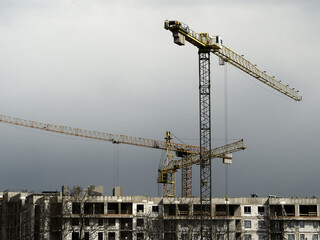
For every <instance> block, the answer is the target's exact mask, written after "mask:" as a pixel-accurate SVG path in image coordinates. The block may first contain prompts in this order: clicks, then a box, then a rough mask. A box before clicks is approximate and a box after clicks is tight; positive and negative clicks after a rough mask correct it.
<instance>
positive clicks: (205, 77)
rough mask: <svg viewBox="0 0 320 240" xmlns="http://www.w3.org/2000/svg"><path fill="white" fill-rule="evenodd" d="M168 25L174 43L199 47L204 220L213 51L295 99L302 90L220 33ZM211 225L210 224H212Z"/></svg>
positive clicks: (204, 233) (205, 232)
mask: <svg viewBox="0 0 320 240" xmlns="http://www.w3.org/2000/svg"><path fill="white" fill-rule="evenodd" d="M164 28H165V29H166V30H170V31H171V32H172V35H173V39H174V43H176V44H177V45H180V46H183V45H185V41H188V42H189V43H191V44H192V45H194V46H195V47H197V48H198V56H199V102H200V103H199V106H200V108H199V115H200V149H201V152H200V203H201V217H202V218H201V219H205V218H207V217H205V216H211V205H212V204H211V196H212V180H211V155H210V152H211V99H210V91H211V90H210V89H211V86H210V84H211V81H210V53H213V54H215V55H217V56H218V57H219V58H220V59H221V60H222V61H223V62H228V63H230V64H232V65H233V66H235V67H237V68H239V69H240V70H242V71H244V72H245V73H247V74H249V75H251V76H252V77H254V78H256V79H257V80H259V81H261V82H263V83H264V84H266V85H268V86H270V87H272V88H274V89H275V90H277V91H278V92H280V93H282V94H284V95H286V96H288V97H290V98H292V99H294V100H295V101H300V100H302V97H301V96H299V94H298V91H296V90H294V88H290V87H289V86H288V85H285V84H283V83H281V81H279V80H276V79H275V78H274V77H271V76H269V75H268V74H266V73H265V72H264V71H261V70H260V69H258V68H257V67H256V66H255V65H254V64H252V63H251V62H249V61H248V60H247V59H245V58H244V57H243V56H241V55H239V54H237V53H235V52H234V51H232V50H230V49H229V48H227V47H226V46H224V45H223V42H222V38H221V37H220V36H210V35H209V34H208V33H197V32H196V31H194V30H192V29H191V28H190V27H189V26H188V25H187V24H185V23H182V22H179V21H177V20H172V21H169V20H166V21H165V22H164ZM203 224H204V222H203V221H201V239H209V238H211V227H207V228H206V227H205V226H204V225H203ZM209 225H210V224H209Z"/></svg>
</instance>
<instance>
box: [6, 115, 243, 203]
mask: <svg viewBox="0 0 320 240" xmlns="http://www.w3.org/2000/svg"><path fill="white" fill-rule="evenodd" d="M0 122H2V123H6V124H11V125H17V126H22V127H27V128H35V129H39V130H42V131H49V132H55V133H60V134H66V135H72V136H76V137H83V138H89V139H95V140H100V141H107V142H112V143H117V144H127V145H134V146H140V147H148V148H156V149H162V150H166V158H167V159H169V157H168V156H169V155H170V156H172V152H176V153H179V154H178V155H179V156H181V157H182V158H181V160H173V158H170V159H171V160H168V161H167V163H166V164H164V165H163V166H162V167H161V168H160V169H159V177H158V182H161V183H163V184H164V185H165V187H164V189H166V190H165V191H164V197H175V176H173V175H175V173H176V172H177V170H178V169H180V168H182V167H185V166H186V165H188V164H199V161H198V160H197V159H199V154H200V148H199V147H198V146H193V145H187V144H181V143H174V142H172V141H171V139H172V137H171V136H170V132H167V133H166V141H161V140H154V139H147V138H141V137H132V136H127V135H117V134H110V133H103V132H97V131H91V130H86V129H80V128H74V127H67V126H62V125H55V124H49V123H41V122H36V121H30V120H25V119H21V118H16V117H10V116H5V115H0ZM243 149H245V146H244V144H243V140H240V141H237V142H234V143H231V144H228V145H225V146H221V147H218V148H215V149H213V150H212V152H211V157H212V158H222V159H224V158H230V154H231V153H233V152H236V151H240V150H243ZM185 156H188V159H192V161H190V160H188V162H187V161H185V160H184V157H185ZM190 156H192V158H191V157H190ZM159 179H161V180H160V181H159Z"/></svg>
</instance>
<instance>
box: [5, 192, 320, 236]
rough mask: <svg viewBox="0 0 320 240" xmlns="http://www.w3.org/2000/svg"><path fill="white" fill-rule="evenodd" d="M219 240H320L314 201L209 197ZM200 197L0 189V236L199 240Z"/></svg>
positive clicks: (318, 202)
mask: <svg viewBox="0 0 320 240" xmlns="http://www.w3.org/2000/svg"><path fill="white" fill-rule="evenodd" d="M212 202H213V206H212V220H210V222H211V226H212V236H213V239H217V240H229V239H232V240H233V239H235V240H240V239H244V240H262V239H272V240H273V239H276V240H278V239H279V240H280V239H287V240H308V239H309V240H318V238H319V234H320V228H319V221H320V199H317V198H279V197H275V196H269V197H267V198H258V197H257V196H252V197H250V198H230V199H229V201H228V202H227V203H226V201H225V199H224V198H213V199H212ZM199 220H200V204H199V198H160V197H148V196H122V191H121V189H120V188H116V189H115V190H114V194H113V196H104V195H103V188H102V187H101V186H98V187H95V186H89V187H88V188H86V189H81V188H80V187H77V186H76V187H73V189H72V190H70V189H69V188H68V187H67V186H64V187H62V191H61V192H42V193H31V192H26V191H9V190H7V191H4V192H0V240H8V239H10V240H14V239H27V240H29V239H30V240H31V239H35V240H37V239H50V240H56V239H67V240H75V239H88V240H93V239H94V240H106V239H109V240H116V239H128V240H131V239H132V240H140V239H157V240H158V239H159V240H160V239H165V240H167V239H195V240H197V239H200V237H199V235H200V234H199V230H200V224H199V223H200V222H199Z"/></svg>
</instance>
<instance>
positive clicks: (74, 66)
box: [0, 0, 320, 197]
mask: <svg viewBox="0 0 320 240" xmlns="http://www.w3.org/2000/svg"><path fill="white" fill-rule="evenodd" d="M240 2H241V3H240ZM319 10H320V2H319V1H316V0H315V1H281V3H279V1H235V0H234V1H160V0H159V1H147V0H145V1H143V0H140V1H103V0H54V1H53V0H51V1H49V0H46V1H43V0H28V1H25V0H0V52H1V54H0V80H1V81H0V114H4V115H8V116H14V117H20V118H24V119H28V120H35V121H40V122H47V123H54V124H60V125H67V126H72V127H78V128H84V129H89V130H97V131H102V132H107V133H115V134H126V135H130V136H138V137H147V138H152V139H163V138H164V136H165V132H166V131H167V130H170V131H171V132H172V133H173V134H174V135H175V136H177V137H178V138H180V139H181V140H183V141H184V142H185V143H188V144H195V145H198V144H199V122H198V119H199V117H198V54H197V49H196V48H195V47H194V46H192V45H190V44H188V43H187V44H186V46H184V47H179V46H177V45H175V44H174V43H173V39H172V34H171V32H169V31H166V30H165V29H164V28H163V22H164V20H166V19H169V20H173V19H177V20H179V21H182V22H185V23H186V24H188V25H189V26H190V28H191V29H193V30H195V31H197V32H208V33H210V34H211V35H221V36H222V38H223V40H224V44H225V45H226V46H227V47H229V48H231V49H232V50H234V51H235V52H237V53H239V54H244V55H245V57H246V58H247V59H248V60H250V61H252V62H253V63H254V64H257V65H258V67H259V68H260V69H261V70H266V71H267V73H269V74H270V75H271V76H273V75H274V76H276V78H277V79H279V80H282V82H284V83H286V84H289V85H290V86H292V87H294V88H295V89H298V90H299V91H300V93H301V95H302V96H303V101H302V102H295V101H293V100H291V99H289V98H287V97H285V96H282V95H281V94H279V93H277V92H276V91H274V90H273V89H271V88H268V87H267V86H264V85H263V84H262V83H260V82H258V81H257V80H255V79H253V78H251V77H249V76H246V74H244V73H242V72H241V71H240V70H237V69H235V68H234V67H233V66H230V65H228V66H227V70H226V71H227V80H228V94H227V95H228V138H229V142H232V141H235V140H238V139H242V138H243V139H244V141H245V145H246V146H247V149H246V150H245V151H242V152H238V153H234V154H233V157H234V159H233V164H232V165H231V166H229V169H228V172H229V185H228V186H229V195H230V196H231V197H241V196H249V195H250V194H251V193H256V194H258V195H259V196H267V195H270V194H272V195H279V196H284V197H291V196H302V197H305V196H317V197H320V192H319V182H320V174H319V170H320V158H319V151H318V150H319V146H320V110H319V103H320V94H319V90H320V80H319V66H318V65H319V63H320V50H319V46H318V45H319V42H320V30H319V29H320V15H319ZM211 60H212V61H211V67H212V71H211V72H212V73H211V77H212V129H213V133H212V136H213V139H214V141H213V147H218V146H220V145H223V144H224V143H225V140H224V139H225V110H224V109H225V107H224V99H225V96H224V92H225V89H224V78H225V76H224V72H225V67H222V66H219V65H218V59H217V57H216V56H214V55H212V58H211ZM0 136H1V137H0V162H1V166H0V191H1V190H5V189H28V190H36V191H38V190H56V189H58V190H60V188H61V186H62V185H70V186H73V185H81V186H83V187H86V186H88V185H103V186H104V188H105V194H111V192H112V187H113V186H114V184H115V181H114V175H115V167H114V161H115V159H116V157H115V155H116V154H117V149H116V148H117V147H115V145H113V144H111V143H106V142H98V141H92V140H86V139H81V138H76V137H70V136H63V135H59V134H51V133H47V132H41V131H37V130H32V129H31V130H30V129H25V128H21V127H15V126H10V125H6V124H3V123H1V124H0ZM175 141H178V140H177V139H175ZM118 153H119V161H120V168H119V184H120V185H121V186H122V187H123V192H124V194H125V195H150V196H157V195H158V186H157V183H156V177H157V168H158V164H159V161H160V159H161V155H162V151H161V150H156V149H146V148H139V147H134V146H126V145H120V146H119V152H118ZM212 165H213V166H212V169H213V196H214V197H222V196H224V195H225V193H226V184H225V182H226V180H225V179H226V178H225V175H226V173H225V166H224V165H223V164H222V163H221V160H219V159H214V160H213V164H212ZM193 177H194V180H193V193H194V195H199V167H198V166H195V167H194V175H193ZM177 178H178V186H177V192H178V195H179V194H180V185H179V183H180V174H178V175H177Z"/></svg>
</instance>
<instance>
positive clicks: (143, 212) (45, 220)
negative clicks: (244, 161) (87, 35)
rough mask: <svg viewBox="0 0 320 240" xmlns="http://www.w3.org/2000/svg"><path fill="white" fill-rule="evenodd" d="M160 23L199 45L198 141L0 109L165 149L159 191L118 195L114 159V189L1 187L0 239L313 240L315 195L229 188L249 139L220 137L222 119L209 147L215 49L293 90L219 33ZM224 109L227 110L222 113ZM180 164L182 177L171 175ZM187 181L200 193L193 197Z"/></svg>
mask: <svg viewBox="0 0 320 240" xmlns="http://www.w3.org/2000/svg"><path fill="white" fill-rule="evenodd" d="M164 29H165V30H166V32H167V33H170V35H171V36H172V37H171V36H170V35H169V36H168V41H170V38H171V40H173V43H174V44H176V45H179V46H184V45H186V44H190V45H191V46H192V47H193V50H194V51H197V52H198V75H199V78H198V79H195V81H198V83H199V89H198V99H194V101H198V103H199V109H198V113H192V114H197V115H198V119H199V125H198V126H194V127H195V128H197V129H198V132H199V144H198V145H191V144H185V143H182V142H180V143H178V142H177V141H175V139H177V138H176V137H174V135H173V134H172V133H171V132H170V131H167V132H166V133H165V137H164V140H158V139H149V138H143V137H136V136H128V135H123V134H121V135H118V134H113V133H105V132H100V131H92V130H87V129H80V128H75V127H69V126H64V125H56V124H52V123H43V122H38V121H34V120H26V119H24V118H17V117H11V116H7V115H0V122H1V125H4V126H7V125H10V126H15V127H18V128H26V129H34V130H36V131H37V132H40V133H46V132H52V133H55V134H58V135H68V136H74V137H75V138H81V139H87V140H88V141H91V140H94V141H98V142H109V143H111V144H114V145H115V146H118V145H131V146H136V147H140V148H142V149H143V148H147V149H158V150H161V151H162V152H163V153H164V154H163V158H162V159H161V162H160V164H159V168H158V169H157V172H155V173H154V175H155V176H157V177H156V180H157V184H158V185H159V186H161V187H160V188H159V189H161V192H160V195H161V196H157V197H154V196H131V195H126V194H124V192H125V191H126V189H122V187H121V184H119V180H117V178H118V177H119V176H117V174H118V175H119V173H118V172H119V170H118V168H119V165H118V164H119V163H117V162H115V165H114V168H115V181H114V185H115V186H114V188H113V194H112V195H111V194H110V195H105V194H104V189H103V186H95V185H90V186H88V187H85V188H83V187H81V186H67V185H64V186H62V188H61V191H60V190H59V191H58V190H57V191H50V190H47V191H38V192H37V191H28V190H14V189H7V190H4V191H2V192H0V240H16V239H26V240H31V239H32V240H40V239H49V240H58V239H65V240H144V239H150V240H209V239H216V240H268V239H270V240H283V239H286V240H307V239H309V240H311V239H312V240H318V238H319V234H320V226H319V223H320V199H319V198H316V197H303V198H302V197H291V198H287V197H281V196H277V195H269V196H265V197H259V196H258V194H251V196H248V197H230V196H229V194H228V176H227V175H228V170H227V169H228V166H229V165H231V164H232V162H233V157H234V155H237V154H241V152H242V151H246V148H247V147H246V145H245V140H243V139H238V140H235V141H233V142H232V143H230V142H228V141H227V139H228V129H227V126H225V139H226V141H225V144H224V145H222V146H219V147H213V145H214V144H213V137H212V135H213V129H212V121H213V118H212V107H211V102H212V96H211V72H213V71H214V70H211V57H212V56H213V55H214V56H216V57H217V58H218V61H219V65H220V66H225V65H229V66H230V67H234V68H236V69H238V70H240V71H241V72H242V73H243V74H245V75H248V76H249V77H250V78H252V79H253V80H254V81H258V82H260V83H262V84H263V85H265V86H267V87H269V88H272V91H274V92H277V93H279V94H281V95H283V96H284V97H286V98H288V99H290V100H293V101H297V102H298V101H301V100H302V97H301V95H300V94H299V91H297V90H296V89H294V88H292V87H290V86H289V85H287V84H286V83H283V82H282V81H280V80H278V79H276V78H275V77H274V76H270V75H268V74H267V73H266V71H263V70H261V69H260V68H258V67H257V65H256V64H253V63H251V62H250V61H249V60H247V59H246V58H245V57H244V55H242V54H238V53H236V52H235V51H233V50H231V49H230V48H228V47H226V46H225V45H224V42H223V38H222V37H221V36H219V35H210V34H209V33H206V32H204V33H198V32H197V31H194V30H192V29H191V28H190V27H189V25H187V24H185V23H183V22H181V21H179V20H165V21H164ZM169 37H170V38H169ZM186 71H187V70H186ZM284 82H285V81H284ZM225 104H227V103H225ZM226 109H227V107H226ZM225 116H226V119H227V113H225ZM266 121H268V119H266ZM226 122H227V120H226ZM186 130H187V129H186ZM30 134H32V133H30ZM213 159H220V160H221V161H222V164H224V165H225V166H226V179H225V183H224V184H225V185H226V194H225V196H224V197H213V196H214V185H215V184H216V183H215V182H214V181H213V177H212V175H213V173H212V160H213ZM193 167H197V168H199V170H200V174H199V177H200V179H197V181H199V183H200V185H195V184H193ZM178 173H179V174H181V181H177V178H178V177H177V174H178ZM197 177H198V175H197ZM124 178H125V177H124ZM147 181H150V180H149V179H148V180H147ZM252 181H254V179H252ZM178 182H179V184H178ZM141 184H143V182H141ZM239 184H240V183H239ZM178 185H179V186H178ZM177 188H179V189H180V191H177ZM195 189H196V190H197V191H199V196H195V194H194V192H195ZM109 191H110V189H108V192H109ZM178 192H179V193H180V194H178Z"/></svg>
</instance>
